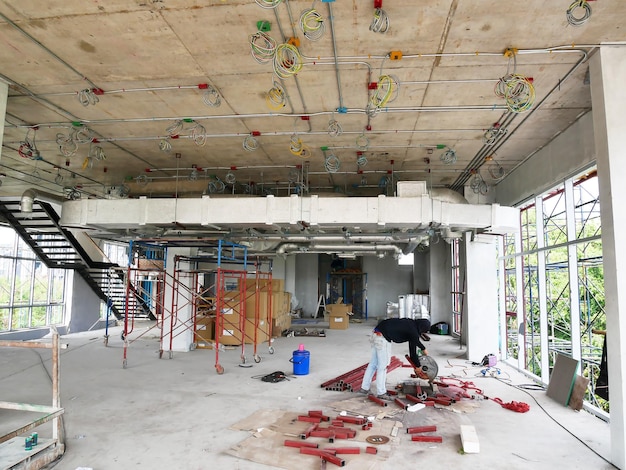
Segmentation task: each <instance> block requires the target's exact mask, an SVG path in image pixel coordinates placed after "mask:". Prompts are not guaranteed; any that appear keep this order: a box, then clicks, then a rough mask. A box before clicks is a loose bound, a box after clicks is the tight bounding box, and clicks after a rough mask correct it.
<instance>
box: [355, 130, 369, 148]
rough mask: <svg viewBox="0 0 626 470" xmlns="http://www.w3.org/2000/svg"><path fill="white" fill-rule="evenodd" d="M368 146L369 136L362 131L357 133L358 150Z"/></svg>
mask: <svg viewBox="0 0 626 470" xmlns="http://www.w3.org/2000/svg"><path fill="white" fill-rule="evenodd" d="M369 146H370V140H369V138H368V137H367V136H366V135H365V133H364V132H362V133H361V134H359V135H358V136H357V138H356V147H357V148H358V149H359V150H367V149H368V148H369Z"/></svg>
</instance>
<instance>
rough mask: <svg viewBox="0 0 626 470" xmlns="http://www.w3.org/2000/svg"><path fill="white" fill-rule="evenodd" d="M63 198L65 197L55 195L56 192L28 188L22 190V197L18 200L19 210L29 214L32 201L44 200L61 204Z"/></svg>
mask: <svg viewBox="0 0 626 470" xmlns="http://www.w3.org/2000/svg"><path fill="white" fill-rule="evenodd" d="M64 200H65V198H64V197H62V196H57V195H56V194H51V193H46V192H43V191H38V190H36V189H33V188H30V189H27V190H26V191H24V193H23V194H22V199H21V200H20V211H22V212H26V213H29V214H30V213H31V212H33V203H34V202H35V201H44V202H49V203H52V204H62V203H63V201H64Z"/></svg>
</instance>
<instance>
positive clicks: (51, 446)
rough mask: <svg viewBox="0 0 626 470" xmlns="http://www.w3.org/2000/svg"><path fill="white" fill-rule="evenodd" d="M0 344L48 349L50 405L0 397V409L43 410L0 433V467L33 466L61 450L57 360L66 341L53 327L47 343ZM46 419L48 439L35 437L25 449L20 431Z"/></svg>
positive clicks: (48, 460) (0, 344)
mask: <svg viewBox="0 0 626 470" xmlns="http://www.w3.org/2000/svg"><path fill="white" fill-rule="evenodd" d="M0 347H11V348H31V349H51V350H52V374H51V379H52V406H46V405H35V404H29V403H14V402H7V401H0V409H5V410H15V411H27V412H34V413H44V416H41V417H39V418H37V419H35V420H32V421H30V422H29V423H27V424H25V425H22V426H19V427H18V428H16V429H13V430H12V431H9V432H8V433H5V434H3V435H1V436H0V464H1V465H3V467H2V468H12V467H15V466H17V465H23V466H24V468H28V469H31V470H37V469H39V468H42V467H44V466H45V465H48V464H49V463H51V462H53V461H54V460H56V459H57V458H59V457H60V456H61V455H63V453H64V452H65V444H64V441H63V429H62V422H61V418H60V417H61V415H62V414H63V413H64V412H65V410H64V409H63V408H62V407H61V396H60V385H59V384H60V369H59V363H60V356H61V349H66V348H67V344H61V343H60V341H59V333H58V332H57V331H56V329H53V332H52V342H51V343H44V342H30V341H28V342H26V341H0ZM49 421H52V439H41V438H38V439H37V445H36V446H33V448H32V449H31V450H25V449H24V438H23V437H20V435H21V434H24V433H26V432H28V431H30V430H32V429H35V428H37V427H38V426H41V425H42V424H44V423H47V422H49Z"/></svg>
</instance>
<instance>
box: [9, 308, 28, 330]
mask: <svg viewBox="0 0 626 470" xmlns="http://www.w3.org/2000/svg"><path fill="white" fill-rule="evenodd" d="M28 310H29V309H28V308H16V309H14V310H13V318H12V320H13V324H12V325H11V329H12V330H17V329H20V328H28V326H29V325H28Z"/></svg>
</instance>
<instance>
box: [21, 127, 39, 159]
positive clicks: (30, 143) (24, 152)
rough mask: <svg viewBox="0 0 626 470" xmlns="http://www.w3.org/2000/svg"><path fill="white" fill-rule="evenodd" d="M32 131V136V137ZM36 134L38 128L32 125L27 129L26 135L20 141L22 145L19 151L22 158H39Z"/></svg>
mask: <svg viewBox="0 0 626 470" xmlns="http://www.w3.org/2000/svg"><path fill="white" fill-rule="evenodd" d="M31 133H32V137H31ZM36 135H37V129H35V128H33V127H31V128H29V129H28V130H27V131H26V135H25V136H24V140H22V141H21V142H20V146H19V148H18V150H17V153H18V154H19V156H20V157H22V158H30V159H32V160H37V159H39V155H40V154H39V149H38V148H37V143H36Z"/></svg>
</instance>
